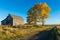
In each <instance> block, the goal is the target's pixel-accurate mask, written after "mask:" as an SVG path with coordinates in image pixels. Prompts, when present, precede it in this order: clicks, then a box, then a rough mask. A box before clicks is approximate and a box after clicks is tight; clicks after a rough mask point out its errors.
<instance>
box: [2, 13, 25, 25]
mask: <svg viewBox="0 0 60 40" xmlns="http://www.w3.org/2000/svg"><path fill="white" fill-rule="evenodd" d="M23 24H24V20H23V18H22V17H20V16H16V15H13V14H9V15H8V16H7V17H6V18H5V19H4V20H2V21H1V25H11V26H18V25H23Z"/></svg>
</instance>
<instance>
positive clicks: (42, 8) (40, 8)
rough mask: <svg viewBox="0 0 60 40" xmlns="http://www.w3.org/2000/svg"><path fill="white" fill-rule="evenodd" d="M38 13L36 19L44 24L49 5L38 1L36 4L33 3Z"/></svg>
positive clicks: (47, 15)
mask: <svg viewBox="0 0 60 40" xmlns="http://www.w3.org/2000/svg"><path fill="white" fill-rule="evenodd" d="M35 7H36V9H37V12H38V15H37V18H38V21H40V22H42V25H44V22H45V20H44V19H46V18H48V17H49V11H50V7H49V6H48V5H47V4H46V3H40V4H36V5H35Z"/></svg>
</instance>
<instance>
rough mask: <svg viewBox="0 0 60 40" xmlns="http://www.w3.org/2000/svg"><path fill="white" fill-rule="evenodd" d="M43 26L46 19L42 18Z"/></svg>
mask: <svg viewBox="0 0 60 40" xmlns="http://www.w3.org/2000/svg"><path fill="white" fill-rule="evenodd" d="M42 26H44V18H42Z"/></svg>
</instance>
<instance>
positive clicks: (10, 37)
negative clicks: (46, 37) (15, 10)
mask: <svg viewBox="0 0 60 40" xmlns="http://www.w3.org/2000/svg"><path fill="white" fill-rule="evenodd" d="M50 28H52V27H51V26H49V27H48V26H39V27H38V26H35V27H33V26H31V27H30V26H28V27H26V26H24V27H20V28H17V27H16V28H15V27H13V26H7V25H5V26H3V25H2V26H0V40H15V39H17V38H22V37H24V36H28V35H31V34H34V33H37V32H39V31H43V30H48V29H50Z"/></svg>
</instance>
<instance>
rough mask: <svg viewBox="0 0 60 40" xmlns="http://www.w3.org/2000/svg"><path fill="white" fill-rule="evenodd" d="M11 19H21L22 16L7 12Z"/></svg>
mask: <svg viewBox="0 0 60 40" xmlns="http://www.w3.org/2000/svg"><path fill="white" fill-rule="evenodd" d="M9 15H10V16H11V17H12V18H13V19H18V20H23V18H22V17H21V16H16V15H13V14H9Z"/></svg>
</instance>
